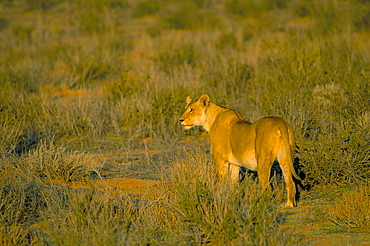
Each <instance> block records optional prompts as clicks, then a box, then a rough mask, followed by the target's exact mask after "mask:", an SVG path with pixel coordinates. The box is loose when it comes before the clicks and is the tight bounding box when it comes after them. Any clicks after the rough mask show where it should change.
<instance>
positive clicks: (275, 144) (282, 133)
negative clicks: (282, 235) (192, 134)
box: [180, 95, 300, 207]
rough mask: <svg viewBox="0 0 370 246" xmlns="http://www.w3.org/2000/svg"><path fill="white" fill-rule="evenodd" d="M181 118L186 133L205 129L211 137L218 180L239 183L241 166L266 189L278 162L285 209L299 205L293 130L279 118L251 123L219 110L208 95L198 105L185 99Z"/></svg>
mask: <svg viewBox="0 0 370 246" xmlns="http://www.w3.org/2000/svg"><path fill="white" fill-rule="evenodd" d="M186 101H187V106H186V107H185V112H184V113H183V114H182V116H181V118H180V122H181V124H182V125H183V126H184V128H185V129H190V128H191V127H193V126H202V127H203V128H204V129H205V130H206V131H207V132H209V134H210V139H211V152H212V157H213V161H214V165H215V170H216V172H217V175H218V177H219V179H221V180H223V179H225V178H227V177H228V176H230V178H231V179H232V180H233V181H234V182H237V181H238V180H239V170H240V166H244V167H246V168H248V169H250V170H253V171H257V173H258V179H259V183H260V185H261V186H262V188H264V189H267V188H268V187H269V183H270V172H271V167H272V164H273V162H274V161H275V160H277V161H278V162H279V164H280V167H281V169H282V171H283V175H284V180H285V183H286V188H287V193H288V195H287V196H288V197H287V203H286V206H289V207H295V206H296V205H297V202H296V199H295V194H296V189H295V184H294V181H293V178H292V176H294V177H295V178H296V179H298V180H300V178H299V177H298V175H297V173H296V172H295V170H294V167H293V159H294V146H295V145H294V136H293V132H292V129H291V127H290V126H289V125H288V124H287V123H286V122H285V121H284V120H283V119H281V118H279V117H264V118H261V119H260V120H258V121H256V122H254V123H250V122H248V121H246V120H245V119H244V118H243V117H242V116H241V115H240V113H239V112H237V111H235V110H232V109H227V108H223V107H220V106H217V105H216V104H214V103H212V102H211V101H210V98H209V96H208V95H203V96H201V97H200V98H199V99H198V100H197V101H194V100H193V99H191V98H190V97H187V98H186Z"/></svg>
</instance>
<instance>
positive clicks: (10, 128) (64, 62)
mask: <svg viewBox="0 0 370 246" xmlns="http://www.w3.org/2000/svg"><path fill="white" fill-rule="evenodd" d="M369 39H370V1H367V0H314V1H308V0H248V1H243V0H188V1H175V0H74V1H73V0H0V244H1V245H176V244H181V245H203V244H210V245H305V244H310V243H313V242H314V243H315V242H316V243H317V242H318V241H315V240H319V239H315V235H316V234H317V233H320V232H317V231H316V232H314V233H313V234H307V231H309V230H306V229H301V228H305V226H306V227H307V225H308V224H315V225H317V226H318V227H322V228H324V229H325V228H326V229H325V230H324V231H323V233H329V234H330V233H332V234H333V233H342V234H341V235H342V236H344V237H346V238H347V239H348V240H351V241H350V242H354V241H353V240H357V241H355V242H357V243H361V242H362V241H361V240H368V241H367V242H369V241H370V239H369V238H368V237H367V239H366V237H364V236H363V235H362V234H361V233H360V232H361V231H363V232H367V233H369V231H370V217H369V216H370V188H369V187H370V186H369V185H370V184H369V180H370V151H369V150H370V144H369V143H370V132H369V128H370V102H369V99H370V86H369V79H370V44H369ZM201 94H208V95H210V97H211V100H213V101H214V102H215V103H217V104H220V105H223V106H226V107H230V108H234V109H236V110H238V111H239V112H240V113H241V114H242V115H243V116H245V117H246V118H247V119H250V120H251V121H255V120H257V119H258V118H260V117H262V116H265V115H277V116H280V117H282V118H284V119H286V120H287V121H288V122H289V123H290V124H291V125H292V127H293V129H294V132H295V136H296V144H297V153H296V164H297V168H299V173H300V174H301V175H303V176H305V184H304V186H305V190H303V189H302V188H303V187H300V188H299V190H300V191H301V194H300V199H299V201H298V208H295V209H290V210H287V209H283V208H282V207H281V204H282V203H283V201H284V199H285V194H284V190H285V189H284V188H283V186H284V184H283V181H282V180H281V178H280V176H279V175H275V176H274V177H273V178H272V180H273V182H272V183H273V184H274V185H273V186H274V189H272V190H271V191H268V192H264V193H261V192H260V191H259V189H258V188H257V187H258V185H257V184H256V180H255V179H254V178H253V177H246V178H245V179H244V181H243V183H242V184H240V185H239V186H236V187H233V186H231V185H230V184H228V183H227V182H226V183H225V184H217V183H216V182H215V177H214V176H213V171H212V164H211V161H210V159H209V158H210V157H209V155H210V154H209V148H208V144H207V143H208V142H207V137H206V136H205V133H204V132H203V131H202V130H201V129H192V130H190V131H188V132H184V131H183V129H181V127H180V126H179V124H178V118H179V116H180V114H181V113H182V110H183V108H184V106H185V97H186V96H187V95H190V96H192V97H195V98H196V97H198V96H200V95H201ZM122 177H135V178H140V179H150V180H157V181H158V183H157V185H155V186H153V187H152V188H151V189H149V190H147V192H144V193H143V194H131V193H130V192H124V191H122V189H117V187H114V186H111V185H109V184H107V185H103V186H101V185H97V183H96V181H97V180H99V181H101V182H103V183H104V182H105V180H107V179H111V178H122ZM76 181H79V182H84V184H85V185H84V186H82V187H80V188H71V186H70V184H71V183H72V182H76ZM300 207H301V208H303V209H305V210H306V211H305V214H304V216H303V215H302V217H299V213H298V214H297V215H296V217H295V218H294V219H292V218H291V216H292V214H294V213H297V211H299V209H300ZM306 213H308V215H307V214H306ZM297 216H298V217H297ZM292 220H293V222H292ZM302 231H305V233H302ZM349 231H351V233H352V234H351V236H350V239H349V237H347V236H346V235H348V233H349ZM315 233H316V234H315ZM345 233H347V234H345ZM365 234H366V233H365ZM320 238H322V235H320Z"/></svg>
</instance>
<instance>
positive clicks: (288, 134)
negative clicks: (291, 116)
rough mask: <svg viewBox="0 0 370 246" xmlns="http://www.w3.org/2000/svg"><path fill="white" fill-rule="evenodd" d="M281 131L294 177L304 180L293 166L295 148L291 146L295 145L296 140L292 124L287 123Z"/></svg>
mask: <svg viewBox="0 0 370 246" xmlns="http://www.w3.org/2000/svg"><path fill="white" fill-rule="evenodd" d="M280 133H281V136H282V138H283V143H284V148H285V153H286V155H287V159H288V162H289V167H290V170H291V171H292V174H293V176H294V178H296V179H298V180H300V181H302V179H301V178H300V177H299V176H298V174H297V173H296V171H295V169H294V166H293V161H294V149H292V148H291V146H295V142H294V136H293V132H292V129H291V127H290V126H288V125H286V127H284V128H283V129H281V128H280Z"/></svg>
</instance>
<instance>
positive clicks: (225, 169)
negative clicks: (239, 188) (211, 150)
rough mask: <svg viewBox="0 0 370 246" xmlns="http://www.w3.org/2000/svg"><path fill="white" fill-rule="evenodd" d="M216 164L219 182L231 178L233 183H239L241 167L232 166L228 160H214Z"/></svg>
mask: <svg viewBox="0 0 370 246" xmlns="http://www.w3.org/2000/svg"><path fill="white" fill-rule="evenodd" d="M214 164H215V170H216V174H217V179H218V180H220V181H224V180H226V179H227V178H228V177H229V178H230V180H231V182H232V183H237V182H238V181H239V173H240V167H239V166H237V165H234V164H231V163H230V162H229V160H227V159H226V158H218V159H216V158H214Z"/></svg>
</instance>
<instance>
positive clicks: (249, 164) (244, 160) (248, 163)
mask: <svg viewBox="0 0 370 246" xmlns="http://www.w3.org/2000/svg"><path fill="white" fill-rule="evenodd" d="M229 162H230V163H232V164H235V165H239V166H243V167H246V168H248V169H250V170H252V171H257V160H256V156H255V154H254V153H248V154H244V155H243V157H239V158H237V157H236V156H234V155H233V153H230V155H229Z"/></svg>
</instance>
